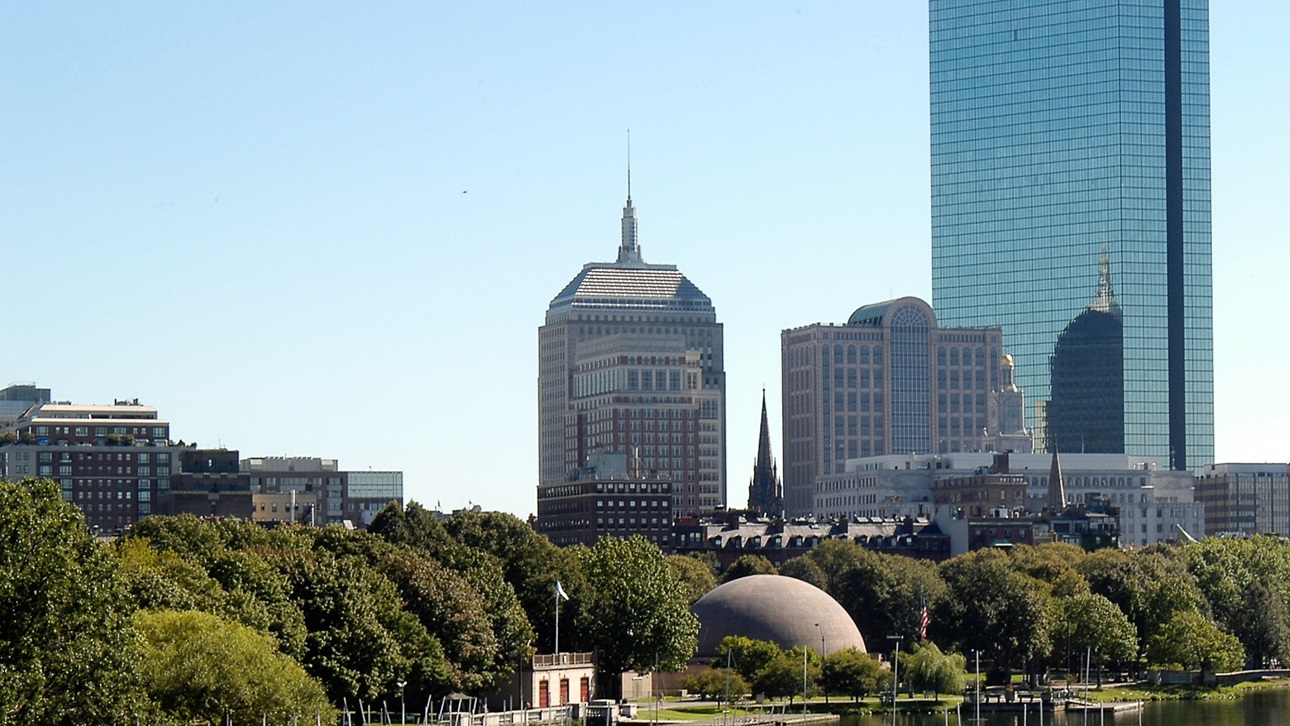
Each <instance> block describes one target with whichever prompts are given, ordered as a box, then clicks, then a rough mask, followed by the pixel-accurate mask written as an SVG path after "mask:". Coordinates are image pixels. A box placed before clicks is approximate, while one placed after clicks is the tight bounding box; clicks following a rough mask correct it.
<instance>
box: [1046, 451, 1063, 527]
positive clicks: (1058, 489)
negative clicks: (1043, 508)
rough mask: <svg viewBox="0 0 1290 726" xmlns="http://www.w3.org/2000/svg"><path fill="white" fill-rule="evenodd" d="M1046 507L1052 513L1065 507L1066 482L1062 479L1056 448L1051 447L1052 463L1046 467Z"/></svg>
mask: <svg viewBox="0 0 1290 726" xmlns="http://www.w3.org/2000/svg"><path fill="white" fill-rule="evenodd" d="M1045 504H1046V505H1047V509H1048V511H1050V512H1053V513H1054V514H1056V513H1059V512H1061V511H1062V510H1064V509H1066V482H1064V481H1062V465H1061V462H1059V461H1058V460H1057V449H1056V448H1055V447H1054V448H1053V463H1052V465H1051V466H1050V467H1049V469H1048V500H1047V501H1046V502H1045Z"/></svg>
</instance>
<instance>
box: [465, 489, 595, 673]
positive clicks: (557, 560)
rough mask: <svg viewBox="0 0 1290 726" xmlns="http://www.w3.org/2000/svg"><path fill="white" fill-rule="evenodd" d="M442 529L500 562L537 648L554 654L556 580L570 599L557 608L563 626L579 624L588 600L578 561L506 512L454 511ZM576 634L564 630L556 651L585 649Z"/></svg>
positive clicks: (467, 545)
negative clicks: (531, 631)
mask: <svg viewBox="0 0 1290 726" xmlns="http://www.w3.org/2000/svg"><path fill="white" fill-rule="evenodd" d="M443 528H444V530H445V531H446V532H447V533H448V535H450V536H451V537H452V538H453V539H455V540H456V541H457V542H458V543H459V544H461V545H464V546H466V547H469V548H471V549H474V550H478V551H480V552H483V553H485V554H487V555H489V556H491V557H493V558H495V559H496V560H497V561H498V563H499V564H500V566H501V571H502V574H503V575H504V577H505V580H506V582H508V583H510V585H511V587H512V588H513V589H514V591H515V597H516V598H517V599H518V601H519V604H520V606H521V607H522V608H523V609H524V613H525V616H526V617H527V618H528V622H529V625H530V626H531V627H532V628H533V630H534V633H535V634H534V637H535V638H536V641H537V646H538V648H539V649H540V650H544V651H547V652H552V651H553V650H554V648H555V607H556V602H555V598H556V589H555V585H556V582H557V581H558V582H559V583H560V586H561V588H563V589H564V591H565V593H566V594H568V595H569V600H567V601H564V600H562V601H561V602H560V605H559V607H560V616H561V618H562V619H564V620H565V622H570V623H571V622H574V621H575V620H577V618H578V613H579V611H580V609H581V607H582V604H583V603H584V602H585V600H586V597H585V590H586V582H585V578H584V577H583V575H582V568H581V566H580V565H579V563H578V560H577V558H575V557H573V556H572V554H571V553H570V552H567V551H565V550H562V549H560V548H559V547H556V546H555V545H554V544H552V543H551V540H549V539H547V538H546V536H544V535H541V534H538V533H537V532H535V531H534V530H533V528H532V527H531V526H529V523H528V522H525V521H524V520H522V519H520V518H518V517H516V516H514V515H512V514H507V513H504V512H475V511H462V512H457V513H455V514H453V516H451V517H449V518H448V519H446V520H444V521H443ZM579 635H580V634H579V633H578V632H577V631H573V630H572V629H568V630H565V632H563V633H561V639H560V649H561V650H564V651H570V650H575V649H578V648H580V647H583V646H584V644H582V643H581V642H579ZM510 650H514V649H513V648H511V649H510Z"/></svg>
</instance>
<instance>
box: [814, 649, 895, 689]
mask: <svg viewBox="0 0 1290 726" xmlns="http://www.w3.org/2000/svg"><path fill="white" fill-rule="evenodd" d="M884 673H886V671H885V670H884V669H883V667H882V664H881V663H879V662H878V660H877V659H876V658H873V657H870V656H869V654H868V653H865V652H863V651H861V650H859V649H857V648H843V649H841V650H836V651H834V652H832V653H829V654H828V655H827V656H825V658H824V664H823V666H822V667H821V669H820V686H821V688H822V689H823V690H824V692H825V693H830V694H838V695H842V696H850V697H851V700H853V701H855V700H858V699H861V698H864V697H866V696H868V695H869V694H870V693H873V692H875V691H877V690H879V689H880V688H882V684H883V680H884V675H883V674H884Z"/></svg>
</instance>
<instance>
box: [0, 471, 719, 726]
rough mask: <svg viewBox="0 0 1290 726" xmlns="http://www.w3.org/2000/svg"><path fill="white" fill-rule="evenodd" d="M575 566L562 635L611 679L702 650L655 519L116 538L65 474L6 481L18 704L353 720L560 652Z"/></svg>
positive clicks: (6, 655) (149, 524) (0, 504)
mask: <svg viewBox="0 0 1290 726" xmlns="http://www.w3.org/2000/svg"><path fill="white" fill-rule="evenodd" d="M557 581H559V582H560V583H561V587H562V588H563V589H564V591H565V592H566V593H568V595H569V596H570V599H569V600H567V601H563V602H561V603H560V604H561V607H562V611H561V616H562V622H563V623H565V624H566V625H565V629H564V630H563V631H562V632H561V635H560V637H561V642H560V647H561V650H563V651H566V652H568V651H572V650H595V651H597V652H598V654H599V656H600V658H599V662H600V665H601V668H602V670H603V671H604V675H606V676H610V677H604V678H601V679H599V680H600V682H601V683H602V684H612V683H615V682H617V679H616V678H613V677H612V676H614V675H617V673H620V672H621V671H623V670H626V669H644V668H646V667H653V664H654V663H655V661H656V659H657V662H658V663H659V664H660V666H662V667H668V668H676V667H679V666H681V665H683V664H684V662H685V661H686V659H687V658H689V657H690V656H691V655H692V654H693V652H694V648H695V642H696V635H697V632H698V623H697V621H696V620H695V618H694V616H693V615H691V614H690V613H689V610H688V607H689V604H690V602H691V599H690V593H689V590H688V589H687V587H686V585H685V584H684V583H683V581H682V580H681V579H680V578H678V577H677V576H675V575H674V574H673V572H672V568H671V565H670V564H669V562H668V560H667V559H666V558H665V557H664V556H663V553H662V552H661V551H660V550H659V549H658V548H657V547H656V546H654V545H652V544H650V543H649V542H647V541H645V540H643V539H639V538H637V539H631V540H613V539H606V540H603V541H602V542H601V543H599V544H597V545H596V546H595V547H591V548H586V547H578V548H571V549H566V550H561V549H559V548H556V547H555V546H553V545H551V543H550V542H549V541H548V540H547V539H546V538H545V537H541V536H538V535H537V534H536V533H534V532H533V530H532V529H531V528H530V527H529V526H528V525H527V524H526V523H524V522H522V521H521V520H519V519H516V518H515V517H512V516H509V515H502V514H480V513H463V514H459V515H456V516H454V517H451V518H448V519H446V520H443V521H440V520H439V519H438V517H437V516H436V515H435V514H434V513H432V512H429V511H427V510H425V509H423V508H422V507H420V506H418V505H416V504H409V505H408V507H407V508H403V507H400V506H398V505H395V504H392V505H391V506H390V507H388V508H387V509H386V510H385V511H383V512H381V513H380V515H378V517H377V518H376V520H375V521H374V522H373V524H372V526H371V527H370V528H369V529H368V530H367V531H352V530H347V529H344V528H341V527H328V528H323V529H313V528H305V527H284V528H279V529H273V530H269V529H265V528H263V527H260V526H259V525H256V524H253V523H249V522H239V521H232V520H221V521H202V520H198V519H195V518H193V517H150V518H147V519H144V520H143V521H141V522H139V523H137V524H136V525H135V526H134V527H133V528H132V530H131V532H130V533H129V535H128V536H126V537H125V538H123V539H122V540H120V541H118V542H116V543H113V544H102V543H100V542H98V541H97V540H96V539H94V538H93V537H91V536H90V535H89V534H88V533H87V532H86V529H85V523H84V519H83V517H82V516H81V514H80V512H79V511H78V510H77V509H76V508H74V507H73V506H71V505H70V504H67V503H65V502H64V501H63V500H62V497H61V494H60V492H59V490H58V488H57V486H56V485H54V484H53V483H51V482H48V481H37V480H27V481H24V482H21V483H9V482H2V481H0V608H2V609H3V612H4V613H5V615H6V617H5V618H4V619H3V620H0V723H47V724H79V723H113V722H116V723H127V722H131V723H133V722H136V721H137V722H138V723H149V724H154V723H155V724H179V723H183V724H189V723H193V722H204V723H209V724H217V723H223V722H224V719H225V717H226V716H228V717H231V718H232V720H233V721H234V722H235V723H259V721H260V719H261V714H266V715H267V717H268V719H269V721H270V722H272V723H290V722H291V716H292V715H293V714H298V715H299V716H300V717H301V718H303V719H304V721H307V722H310V723H312V722H313V721H314V719H315V718H316V717H321V718H322V720H323V722H325V723H327V722H332V723H334V719H335V714H336V708H337V706H340V705H341V704H347V705H348V706H349V707H351V708H356V707H358V706H359V704H360V703H366V704H372V703H379V702H381V701H382V700H387V699H397V698H398V697H399V695H400V692H402V693H404V694H406V696H407V698H408V701H409V702H410V703H417V702H424V700H425V699H426V698H428V697H431V696H433V697H437V698H438V697H442V696H444V695H446V694H448V693H450V692H458V691H461V692H466V693H471V694H476V695H484V694H488V693H491V692H495V691H496V690H497V689H498V687H499V686H500V685H501V684H503V683H504V682H506V681H507V680H508V679H509V678H511V677H512V675H513V674H514V672H515V670H516V668H517V667H518V665H519V663H520V662H521V661H522V660H523V659H525V658H527V657H529V656H530V655H532V654H533V653H534V652H535V651H537V650H541V651H544V652H551V648H552V647H553V645H554V635H555V633H554V615H555V607H556V602H557V601H556V582H557ZM625 634H627V635H630V637H626V638H625V637H623V636H624V635H625ZM418 710H419V709H418ZM304 721H302V722H304Z"/></svg>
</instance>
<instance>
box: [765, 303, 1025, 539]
mask: <svg viewBox="0 0 1290 726" xmlns="http://www.w3.org/2000/svg"><path fill="white" fill-rule="evenodd" d="M1002 341H1003V331H1001V330H1000V329H999V328H942V327H939V326H938V325H937V323H936V315H935V314H934V313H933V312H932V309H931V306H929V305H928V304H927V303H926V302H924V301H922V300H920V299H918V298H916V297H902V298H898V299H896V300H888V301H886V302H880V303H875V304H873V305H866V306H864V307H861V308H859V309H857V310H856V311H855V312H854V313H852V315H851V317H850V319H848V320H847V322H846V324H845V325H831V324H830V325H823V324H819V323H816V324H814V325H808V326H805V327H801V328H793V329H790V330H785V331H784V332H783V333H782V334H781V349H782V355H783V363H782V368H781V374H782V382H783V411H784V452H783V456H784V493H785V498H786V509H787V512H788V514H789V516H805V515H810V514H813V513H814V502H813V498H814V496H815V494H816V484H817V481H818V479H819V478H820V477H822V476H826V475H830V474H841V473H843V472H845V471H846V462H847V461H848V460H849V459H857V458H864V457H870V456H883V455H886V454H906V455H908V454H928V453H950V452H960V451H1009V450H1011V451H1021V452H1028V451H1030V450H1031V446H1032V444H1031V438H1030V433H1029V432H1028V431H1027V430H1026V427H1025V421H1024V410H1025V401H1024V396H1023V394H1022V392H1021V390H1020V389H1018V388H1017V386H1016V384H1015V382H1014V381H1013V361H1012V358H1011V357H1010V356H1008V355H1005V354H1004V352H1003V345H1002Z"/></svg>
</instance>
